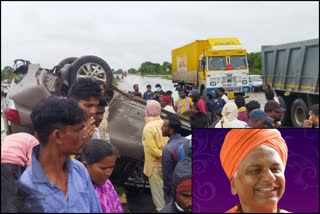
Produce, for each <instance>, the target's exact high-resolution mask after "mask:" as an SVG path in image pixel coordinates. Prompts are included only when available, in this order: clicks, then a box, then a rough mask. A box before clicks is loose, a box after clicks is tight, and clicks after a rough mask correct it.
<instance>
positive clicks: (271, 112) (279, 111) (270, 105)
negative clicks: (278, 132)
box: [264, 100, 286, 128]
mask: <svg viewBox="0 0 320 214" xmlns="http://www.w3.org/2000/svg"><path fill="white" fill-rule="evenodd" d="M285 110H286V109H284V108H282V107H281V106H280V104H279V103H277V102H276V101H274V100H269V101H268V102H267V103H266V104H265V105H264V112H265V113H266V114H267V115H268V116H269V117H271V118H272V119H273V123H272V127H273V128H279V127H280V125H281V123H280V121H281V118H282V116H283V112H284V111H285Z"/></svg>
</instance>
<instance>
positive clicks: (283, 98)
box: [261, 38, 319, 127]
mask: <svg viewBox="0 0 320 214" xmlns="http://www.w3.org/2000/svg"><path fill="white" fill-rule="evenodd" d="M261 58H262V63H261V64H262V73H263V80H264V87H265V86H266V84H270V85H271V86H272V87H273V89H274V90H275V92H276V93H277V95H278V98H279V102H280V105H281V106H282V107H283V108H285V109H286V111H285V112H284V115H283V117H282V120H281V124H282V125H285V126H293V127H302V126H303V121H304V120H305V119H307V118H308V112H309V107H310V106H311V105H313V104H319V38H317V39H311V40H306V41H300V42H293V43H288V44H281V45H272V46H262V48H261Z"/></svg>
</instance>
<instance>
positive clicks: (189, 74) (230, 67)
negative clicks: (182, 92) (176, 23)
mask: <svg viewBox="0 0 320 214" xmlns="http://www.w3.org/2000/svg"><path fill="white" fill-rule="evenodd" d="M171 53H172V81H173V83H176V86H179V87H180V88H185V89H187V91H190V90H192V89H193V88H197V89H198V90H199V92H200V94H201V95H203V96H205V95H208V94H210V93H211V91H212V90H215V91H216V90H217V89H218V88H219V87H222V88H224V89H225V91H226V93H227V95H228V97H229V98H233V96H234V95H237V94H241V95H244V94H245V93H246V92H250V91H251V85H250V82H249V76H248V75H249V66H248V60H247V52H246V50H245V49H244V48H243V47H242V46H241V43H240V42H239V40H238V39H237V38H209V39H207V40H196V41H194V42H192V43H190V44H187V45H184V46H182V47H179V48H176V49H174V50H172V51H171Z"/></svg>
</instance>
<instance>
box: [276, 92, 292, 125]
mask: <svg viewBox="0 0 320 214" xmlns="http://www.w3.org/2000/svg"><path fill="white" fill-rule="evenodd" d="M278 99H279V103H280V106H281V107H282V108H285V109H287V110H286V111H284V112H283V116H282V118H281V125H283V126H288V125H291V124H290V121H291V118H290V112H289V109H288V108H287V105H286V102H285V101H284V99H283V98H282V97H281V96H278Z"/></svg>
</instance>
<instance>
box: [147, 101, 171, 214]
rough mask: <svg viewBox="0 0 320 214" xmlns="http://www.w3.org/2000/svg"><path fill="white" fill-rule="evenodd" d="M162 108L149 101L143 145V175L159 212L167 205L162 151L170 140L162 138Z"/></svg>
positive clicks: (156, 103) (157, 103) (155, 102)
mask: <svg viewBox="0 0 320 214" xmlns="http://www.w3.org/2000/svg"><path fill="white" fill-rule="evenodd" d="M160 113H161V106H160V103H159V102H157V101H155V100H148V101H147V105H146V109H145V122H146V124H145V126H144V128H143V135H142V143H143V147H144V148H143V149H144V158H145V160H144V168H143V173H144V174H145V175H146V176H147V177H148V179H149V183H150V189H151V195H152V200H153V203H154V205H155V207H156V209H157V211H158V212H159V211H160V210H161V209H162V208H163V207H164V205H165V201H164V194H163V177H162V149H163V147H164V146H165V145H166V144H167V142H168V140H169V138H168V137H163V136H162V130H161V127H162V124H163V120H162V119H161V118H160Z"/></svg>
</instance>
